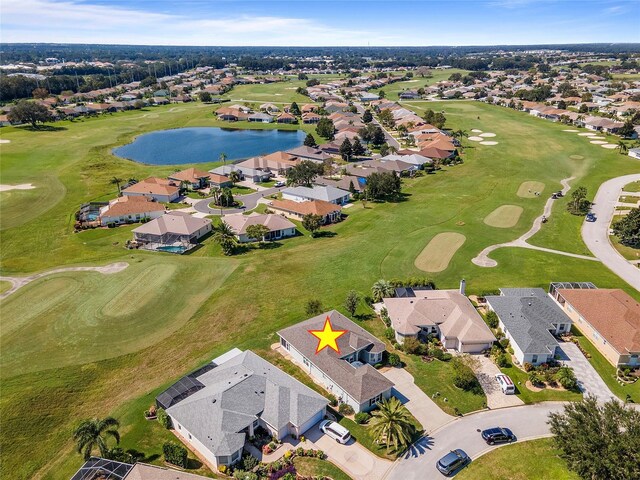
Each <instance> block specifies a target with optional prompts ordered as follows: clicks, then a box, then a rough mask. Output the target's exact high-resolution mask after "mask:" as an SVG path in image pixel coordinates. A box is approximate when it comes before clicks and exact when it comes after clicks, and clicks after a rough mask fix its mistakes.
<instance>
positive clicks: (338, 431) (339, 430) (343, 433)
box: [320, 420, 351, 444]
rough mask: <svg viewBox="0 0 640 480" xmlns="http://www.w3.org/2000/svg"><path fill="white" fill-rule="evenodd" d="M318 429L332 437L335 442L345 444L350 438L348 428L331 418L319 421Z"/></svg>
mask: <svg viewBox="0 0 640 480" xmlns="http://www.w3.org/2000/svg"><path fill="white" fill-rule="evenodd" d="M320 431H322V433H325V434H326V435H328V436H330V437H331V438H333V439H334V440H335V441H336V442H338V443H342V444H345V443H347V442H348V441H349V439H350V438H351V434H350V433H349V430H347V429H346V428H344V427H343V426H342V425H340V424H339V423H336V422H332V421H331V420H324V421H323V422H321V423H320Z"/></svg>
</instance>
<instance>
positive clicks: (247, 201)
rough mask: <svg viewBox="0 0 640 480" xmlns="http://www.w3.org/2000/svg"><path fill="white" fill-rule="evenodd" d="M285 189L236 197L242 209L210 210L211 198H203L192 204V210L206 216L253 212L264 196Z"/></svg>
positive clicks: (267, 190) (266, 190) (262, 191)
mask: <svg viewBox="0 0 640 480" xmlns="http://www.w3.org/2000/svg"><path fill="white" fill-rule="evenodd" d="M284 188H286V187H277V188H276V187H274V188H267V189H265V190H261V191H259V192H255V193H249V194H247V195H236V197H235V198H236V199H237V200H240V201H241V202H242V203H243V204H244V205H243V208H223V209H222V210H221V209H220V208H210V207H209V204H210V203H211V202H212V199H211V198H205V199H204V200H200V201H198V202H196V203H194V204H193V205H192V206H193V208H194V209H195V210H196V211H197V212H200V213H206V214H207V215H231V214H233V213H243V212H248V211H250V210H253V209H254V208H256V207H257V206H258V201H259V200H260V199H261V198H263V197H266V196H269V195H273V194H274V193H278V192H279V191H281V190H283V189H284Z"/></svg>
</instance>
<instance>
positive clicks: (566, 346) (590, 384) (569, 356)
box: [560, 342, 617, 402]
mask: <svg viewBox="0 0 640 480" xmlns="http://www.w3.org/2000/svg"><path fill="white" fill-rule="evenodd" d="M560 348H561V349H562V351H563V352H564V355H561V358H562V363H564V364H565V365H567V366H569V367H571V368H573V371H574V373H575V374H576V378H577V379H578V385H579V386H580V390H582V391H583V392H584V394H585V395H586V394H591V395H593V396H595V397H596V398H597V399H598V401H600V402H606V401H608V400H610V399H612V398H617V397H616V396H615V395H614V394H613V393H612V392H611V390H609V387H607V384H606V383H604V380H602V378H601V377H600V375H599V374H598V372H596V369H595V368H593V366H591V364H590V363H589V360H587V358H586V357H585V356H584V354H583V353H582V352H581V351H580V349H579V348H578V346H577V345H576V344H575V343H572V342H562V343H560Z"/></svg>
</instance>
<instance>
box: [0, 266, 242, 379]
mask: <svg viewBox="0 0 640 480" xmlns="http://www.w3.org/2000/svg"><path fill="white" fill-rule="evenodd" d="M225 260H227V259H216V258H195V257H184V256H182V257H180V256H175V257H171V256H167V255H157V256H156V255H144V256H139V258H137V259H136V260H135V261H131V260H130V259H129V263H130V266H129V267H128V268H127V269H125V270H123V271H122V272H119V273H116V274H112V275H103V274H101V273H98V272H65V273H63V274H58V275H51V276H49V277H45V278H43V279H41V280H36V281H34V282H33V283H31V284H29V285H27V286H25V287H23V288H21V289H20V290H18V291H17V292H16V293H14V294H12V295H10V296H9V297H7V298H5V299H3V300H2V301H1V303H0V306H1V307H2V313H3V315H2V317H3V325H2V332H0V348H2V358H1V359H0V370H1V371H2V377H11V376H14V375H19V374H22V373H27V372H33V371H39V370H44V369H48V368H60V367H64V366H68V365H75V364H81V363H82V364H83V363H89V362H94V361H98V360H104V359H106V358H111V357H116V356H120V355H124V354H128V353H133V352H136V351H138V350H141V349H143V348H146V347H149V346H151V345H154V344H155V343H157V342H159V341H160V340H162V339H164V338H166V337H168V336H169V335H171V334H172V333H173V332H175V331H176V330H178V329H179V328H180V327H181V326H182V325H184V323H185V322H186V321H187V320H189V319H190V318H191V317H192V316H193V314H194V313H195V312H196V311H197V310H198V308H200V306H201V305H202V303H203V302H204V301H205V300H207V299H208V298H209V297H210V296H211V295H212V294H213V292H215V290H217V289H218V288H219V287H220V286H221V285H222V283H223V282H224V281H225V280H226V278H227V277H228V276H229V275H230V274H231V273H232V272H233V271H234V270H235V267H236V265H237V263H236V262H235V261H234V262H232V263H229V262H228V261H225ZM203 267H204V268H203ZM34 299H38V301H34Z"/></svg>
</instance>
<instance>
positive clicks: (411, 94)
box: [398, 90, 420, 100]
mask: <svg viewBox="0 0 640 480" xmlns="http://www.w3.org/2000/svg"><path fill="white" fill-rule="evenodd" d="M398 98H400V100H415V99H416V98H420V94H419V93H418V92H416V91H415V90H405V91H404V92H400V95H398Z"/></svg>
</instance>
